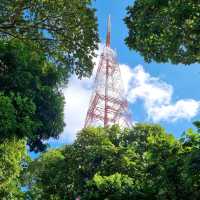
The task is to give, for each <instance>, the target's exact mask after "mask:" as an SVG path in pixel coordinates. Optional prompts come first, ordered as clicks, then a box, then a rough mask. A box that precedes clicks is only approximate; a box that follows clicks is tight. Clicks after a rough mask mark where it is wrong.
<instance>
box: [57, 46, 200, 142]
mask: <svg viewBox="0 0 200 200" xmlns="http://www.w3.org/2000/svg"><path fill="white" fill-rule="evenodd" d="M102 49H103V45H100V48H99V51H98V52H97V54H98V57H97V58H95V59H94V61H95V63H96V65H95V67H94V72H93V75H92V77H91V78H90V79H89V78H85V79H82V80H79V79H77V78H76V77H75V76H74V77H72V78H71V80H70V81H69V85H68V87H67V88H66V89H64V96H65V101H66V105H65V108H64V112H65V123H66V127H65V129H64V132H63V134H62V135H61V137H60V139H59V141H57V142H59V143H70V142H73V141H74V139H75V137H76V133H77V132H78V131H79V130H81V129H82V128H83V127H84V121H85V117H86V113H87V109H88V106H89V100H90V96H91V93H92V84H93V81H94V76H95V74H96V69H97V65H98V61H99V55H100V52H101V51H102ZM120 70H121V75H122V80H123V82H124V87H125V91H126V94H127V98H128V101H129V102H130V103H131V104H134V103H135V102H136V101H137V100H142V101H143V102H144V107H145V110H146V113H147V116H148V120H149V121H153V122H159V121H172V122H173V121H176V120H178V119H187V120H189V119H191V118H192V117H194V116H196V115H197V113H198V111H199V108H200V102H198V101H195V100H193V99H181V100H179V101H177V102H173V101H172V96H173V92H174V91H173V87H172V86H171V85H169V84H167V83H166V82H164V81H162V80H161V79H159V78H157V77H152V76H151V75H150V74H149V73H147V72H146V71H145V70H144V68H143V66H141V65H138V66H136V67H135V68H131V67H129V66H128V65H125V64H120ZM133 118H134V110H133Z"/></svg>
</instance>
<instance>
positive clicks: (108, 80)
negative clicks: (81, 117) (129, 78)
mask: <svg viewBox="0 0 200 200" xmlns="http://www.w3.org/2000/svg"><path fill="white" fill-rule="evenodd" d="M110 39H111V22H110V16H109V18H108V27H107V38H106V46H105V47H104V49H103V52H102V54H101V56H100V62H99V65H98V69H97V72H96V77H95V80H94V90H93V93H92V96H91V99H90V104H89V109H88V112H87V116H86V120H85V127H88V126H101V125H103V126H104V127H107V126H110V125H113V124H119V125H120V126H123V127H130V126H131V115H130V113H129V111H128V102H127V100H126V95H125V91H124V87H123V81H122V77H121V72H120V68H119V65H118V63H117V55H116V52H115V51H114V50H113V49H111V47H110V41H111V40H110Z"/></svg>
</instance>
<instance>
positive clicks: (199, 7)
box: [125, 0, 200, 64]
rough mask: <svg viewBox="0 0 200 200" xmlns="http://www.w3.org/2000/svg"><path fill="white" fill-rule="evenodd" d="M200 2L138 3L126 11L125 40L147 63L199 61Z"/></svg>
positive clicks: (145, 0)
mask: <svg viewBox="0 0 200 200" xmlns="http://www.w3.org/2000/svg"><path fill="white" fill-rule="evenodd" d="M199 17H200V2H199V1H194V0H165V1H162V0H136V1H134V3H133V5H131V6H129V7H128V8H127V16H126V18H125V23H126V25H127V27H128V29H129V34H128V37H127V38H126V39H125V41H126V44H127V45H128V47H129V48H130V49H134V50H136V51H138V52H140V54H141V55H142V56H143V57H144V59H145V60H146V61H147V62H151V61H153V60H154V61H156V62H159V63H160V62H172V63H173V64H179V63H182V64H192V63H196V62H200V53H199V52H200V43H199V41H200V34H199V30H200V25H199Z"/></svg>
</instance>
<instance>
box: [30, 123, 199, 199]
mask: <svg viewBox="0 0 200 200" xmlns="http://www.w3.org/2000/svg"><path fill="white" fill-rule="evenodd" d="M199 155H200V136H199V133H197V132H195V131H193V130H188V131H187V132H186V133H185V134H184V135H183V136H182V138H180V139H176V138H175V137H174V136H173V135H172V134H168V133H166V132H165V130H164V129H163V128H161V127H160V126H159V125H149V124H137V125H136V126H134V127H132V128H130V129H121V128H119V127H118V126H112V127H109V128H92V127H90V128H86V129H83V130H82V131H81V132H79V133H78V136H77V139H76V141H75V142H74V144H72V145H66V146H65V147H63V148H61V149H56V150H50V151H47V152H46V153H43V154H42V155H41V156H40V157H39V158H38V159H36V160H34V161H33V162H32V163H31V164H30V170H29V176H28V177H29V181H28V182H29V184H28V185H29V192H28V193H27V198H29V199H38V200H40V199H60V200H61V199H69V200H70V199H75V198H76V197H78V196H80V198H81V199H87V200H88V199H99V200H100V199H105V200H109V199H116V200H118V199H137V200H139V199H141V200H145V199H148V200H149V199H152V200H153V199H154V200H155V199H157V200H165V199H166V200H169V199H171V200H177V199H185V197H187V199H188V200H190V199H191V200H197V199H198V198H199V195H200V193H199V187H200V182H199V180H200V179H199V178H200V177H199V176H200V173H199V169H200V162H199V160H200V156H199Z"/></svg>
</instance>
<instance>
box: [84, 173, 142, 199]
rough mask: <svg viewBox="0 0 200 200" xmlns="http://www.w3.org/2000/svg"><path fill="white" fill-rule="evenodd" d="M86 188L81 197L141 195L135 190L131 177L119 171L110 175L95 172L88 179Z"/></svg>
mask: <svg viewBox="0 0 200 200" xmlns="http://www.w3.org/2000/svg"><path fill="white" fill-rule="evenodd" d="M86 188H87V189H86V191H85V193H84V195H83V196H82V198H81V199H85V200H90V199H96V200H103V199H108V200H109V199H116V200H121V199H132V200H134V199H135V200H136V199H139V198H140V199H141V195H140V194H138V192H137V191H135V188H134V181H133V179H132V178H130V177H128V176H127V175H122V174H119V173H116V174H113V175H111V176H100V175H98V174H96V175H95V176H94V178H93V179H92V180H91V181H88V183H87V186H86Z"/></svg>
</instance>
